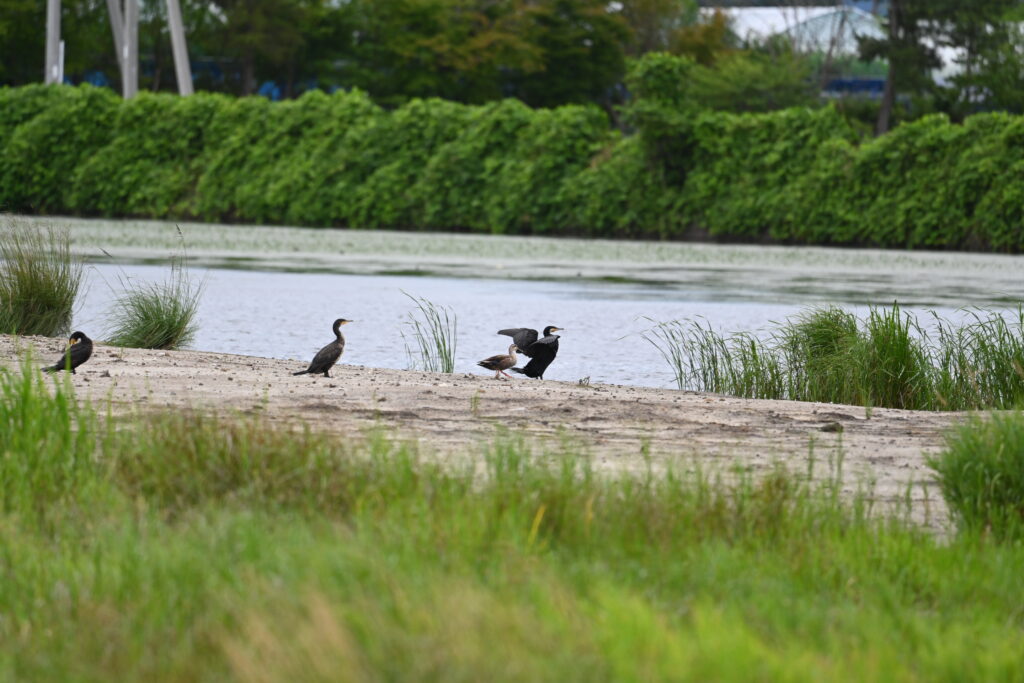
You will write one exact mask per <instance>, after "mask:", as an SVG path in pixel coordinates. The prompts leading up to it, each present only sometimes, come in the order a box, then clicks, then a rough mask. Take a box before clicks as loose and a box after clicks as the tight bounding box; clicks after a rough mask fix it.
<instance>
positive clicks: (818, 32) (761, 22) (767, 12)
mask: <svg viewBox="0 0 1024 683" xmlns="http://www.w3.org/2000/svg"><path fill="white" fill-rule="evenodd" d="M712 11H713V10H712ZM721 11H722V12H723V13H724V14H725V15H726V16H727V17H729V19H730V20H731V23H732V29H733V32H735V33H736V35H737V36H738V37H739V38H740V40H743V41H747V42H752V43H759V42H763V41H764V40H766V39H768V38H770V37H772V36H778V35H784V36H787V37H788V38H789V39H790V40H792V41H793V46H794V47H795V48H796V49H797V50H798V51H800V52H828V51H831V52H832V53H833V54H839V55H851V54H856V52H857V36H858V35H863V36H869V37H872V38H884V37H885V31H884V30H883V29H882V26H881V24H880V23H879V21H878V18H877V17H875V16H874V15H872V14H871V13H870V12H865V11H864V10H861V9H857V8H856V7H844V6H838V5H837V6H834V7H792V6H783V7H730V8H722V9H721Z"/></svg>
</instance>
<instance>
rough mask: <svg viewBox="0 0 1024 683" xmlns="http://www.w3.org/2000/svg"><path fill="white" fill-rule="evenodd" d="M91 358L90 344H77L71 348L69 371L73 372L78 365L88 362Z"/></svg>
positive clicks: (87, 342) (85, 342) (88, 342)
mask: <svg viewBox="0 0 1024 683" xmlns="http://www.w3.org/2000/svg"><path fill="white" fill-rule="evenodd" d="M90 356H92V342H91V341H84V342H78V343H77V344H75V345H74V346H72V347H71V369H72V370H74V369H75V368H77V367H78V366H79V365H81V364H82V363H84V362H85V361H87V360H89V357H90Z"/></svg>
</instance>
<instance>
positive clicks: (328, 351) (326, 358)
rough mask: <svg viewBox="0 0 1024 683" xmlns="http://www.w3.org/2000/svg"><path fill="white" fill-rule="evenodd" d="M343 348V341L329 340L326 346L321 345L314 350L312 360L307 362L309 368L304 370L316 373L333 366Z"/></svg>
mask: <svg viewBox="0 0 1024 683" xmlns="http://www.w3.org/2000/svg"><path fill="white" fill-rule="evenodd" d="M344 350H345V343H344V342H342V343H340V344H339V343H338V342H336V341H333V342H331V343H330V344H328V345H327V346H325V347H323V348H322V349H320V350H319V351H317V352H316V355H315V356H313V360H312V361H310V363H309V368H308V369H307V370H306V372H308V373H310V374H316V373H318V372H325V371H327V370H330V369H331V368H332V367H334V364H335V363H337V362H338V359H339V358H341V354H342V352H343V351H344Z"/></svg>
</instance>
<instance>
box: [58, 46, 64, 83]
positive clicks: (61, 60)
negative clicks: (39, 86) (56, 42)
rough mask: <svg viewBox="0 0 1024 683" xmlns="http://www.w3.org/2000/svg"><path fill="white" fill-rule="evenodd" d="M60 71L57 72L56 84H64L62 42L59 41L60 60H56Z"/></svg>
mask: <svg viewBox="0 0 1024 683" xmlns="http://www.w3.org/2000/svg"><path fill="white" fill-rule="evenodd" d="M57 64H58V66H60V69H59V70H58V71H57V82H58V83H63V82H64V41H63V40H62V41H60V58H59V59H58V60H57Z"/></svg>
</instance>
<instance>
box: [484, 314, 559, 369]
mask: <svg viewBox="0 0 1024 683" xmlns="http://www.w3.org/2000/svg"><path fill="white" fill-rule="evenodd" d="M562 329H563V328H561V327H555V326H554V325H548V326H547V327H545V328H544V336H543V337H541V338H540V339H538V338H537V336H538V335H537V330H531V329H530V328H529V327H513V328H510V329H507V330H498V334H504V335H505V336H508V337H512V340H513V341H514V342H515V343H516V346H517V347H519V350H520V351H522V353H523V355H524V356H527V357H529V358H530V359H531V360H530V362H529V363H527V364H526V365H525V366H524V367H521V368H512V372H518V373H519V374H521V375H526V376H527V377H536V378H538V379H544V371H545V370H547V369H548V366H549V365H551V361H553V360H554V359H555V356H556V355H557V354H558V335H557V334H551V333H552V332H560V331H561V330H562Z"/></svg>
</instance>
